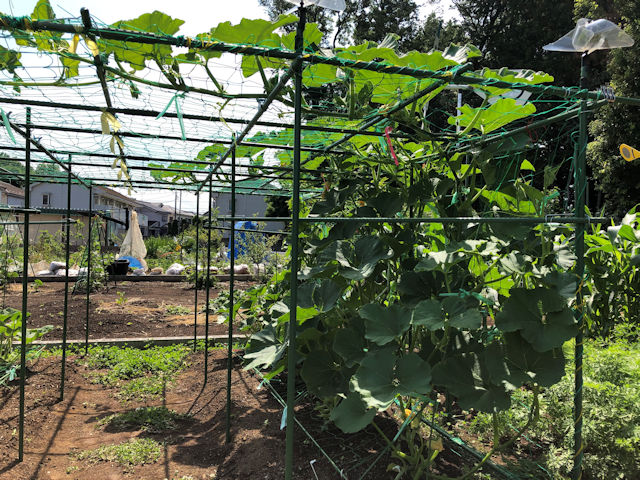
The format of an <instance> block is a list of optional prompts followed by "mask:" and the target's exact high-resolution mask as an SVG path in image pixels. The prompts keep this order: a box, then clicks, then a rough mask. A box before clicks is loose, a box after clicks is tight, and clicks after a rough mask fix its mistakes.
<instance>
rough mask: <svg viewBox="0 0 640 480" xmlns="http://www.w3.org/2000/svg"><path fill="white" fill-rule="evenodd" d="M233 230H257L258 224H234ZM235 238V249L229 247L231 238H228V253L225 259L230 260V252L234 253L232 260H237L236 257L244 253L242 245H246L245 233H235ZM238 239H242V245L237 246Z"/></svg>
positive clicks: (246, 222) (245, 222)
mask: <svg viewBox="0 0 640 480" xmlns="http://www.w3.org/2000/svg"><path fill="white" fill-rule="evenodd" d="M235 228H236V229H242V230H257V229H258V224H257V223H256V222H249V221H243V222H236V223H235ZM235 236H236V246H235V248H233V246H232V245H231V237H229V251H228V252H227V258H231V251H232V250H233V252H234V258H238V255H242V254H243V253H244V252H245V247H244V245H245V244H246V240H247V235H246V232H236V235H235ZM240 239H242V244H241V245H237V243H238V240H240Z"/></svg>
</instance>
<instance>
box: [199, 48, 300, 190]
mask: <svg viewBox="0 0 640 480" xmlns="http://www.w3.org/2000/svg"><path fill="white" fill-rule="evenodd" d="M300 65H302V61H301V60H300V59H299V58H296V59H295V60H294V61H293V63H292V64H291V67H289V69H288V70H287V71H286V72H285V73H284V75H282V77H280V80H278V83H277V84H276V86H275V87H273V90H271V92H270V93H269V96H268V97H267V98H266V99H265V100H264V102H262V103H261V104H260V108H258V111H257V112H256V114H255V115H254V116H253V118H252V119H251V120H250V121H249V123H248V124H247V126H246V127H244V130H242V132H240V134H239V135H238V137H237V138H236V139H234V140H233V141H232V142H231V147H234V146H237V145H239V144H240V143H242V140H243V139H244V137H246V136H247V135H248V134H249V132H250V131H251V129H252V128H253V127H254V126H255V124H256V122H257V121H258V120H260V117H261V116H262V114H263V113H264V112H266V111H267V109H268V108H269V106H270V105H271V104H272V103H273V101H274V100H275V99H276V97H277V96H278V94H279V93H280V91H281V90H282V89H283V88H284V87H285V85H286V84H287V82H288V81H289V79H290V78H291V75H293V72H294V70H295V69H297V68H298V67H299V66H300ZM294 128H295V127H294ZM294 137H295V134H294ZM294 142H295V139H294ZM244 145H245V146H247V145H249V144H248V143H245V144H244ZM231 147H229V149H228V150H227V151H226V152H225V153H224V155H222V156H221V157H220V159H219V160H218V161H217V162H216V164H215V165H214V166H213V169H212V170H211V173H209V175H208V177H207V178H205V179H204V180H203V181H202V183H201V184H200V186H199V187H198V191H200V190H201V189H202V187H203V186H204V185H205V184H206V182H207V181H208V180H209V179H210V178H211V177H212V176H213V174H214V173H215V172H216V170H218V168H220V166H221V165H222V164H223V163H224V161H225V160H226V159H227V158H228V157H229V154H230V153H231ZM294 155H295V145H294Z"/></svg>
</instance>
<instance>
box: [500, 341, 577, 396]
mask: <svg viewBox="0 0 640 480" xmlns="http://www.w3.org/2000/svg"><path fill="white" fill-rule="evenodd" d="M505 343H506V354H507V365H508V366H509V370H510V375H511V381H512V382H513V384H514V385H515V386H519V385H523V384H526V383H534V382H535V383H537V384H538V385H540V386H543V387H549V386H551V385H554V384H556V383H558V382H559V381H560V379H561V378H562V376H563V375H564V372H565V369H564V365H565V360H564V355H563V353H562V348H555V349H553V350H550V351H548V352H543V353H540V352H537V351H535V350H534V349H533V348H531V344H529V343H528V342H527V341H525V340H524V339H523V338H522V336H521V335H520V334H519V333H506V334H505Z"/></svg>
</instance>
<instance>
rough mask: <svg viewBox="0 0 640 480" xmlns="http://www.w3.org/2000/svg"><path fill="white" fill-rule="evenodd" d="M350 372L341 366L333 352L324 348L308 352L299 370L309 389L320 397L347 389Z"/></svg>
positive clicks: (331, 395) (332, 395)
mask: <svg viewBox="0 0 640 480" xmlns="http://www.w3.org/2000/svg"><path fill="white" fill-rule="evenodd" d="M352 373H353V370H345V369H343V368H342V366H341V365H340V363H339V358H337V357H336V356H335V353H333V352H328V351H326V350H316V351H313V352H311V353H309V355H307V358H306V359H305V360H304V364H303V365H302V370H301V371H300V375H301V376H302V379H303V380H304V381H305V383H306V385H307V388H308V389H309V391H310V392H311V393H313V394H314V395H317V396H319V397H321V398H323V397H334V396H336V395H337V394H339V393H342V392H345V391H347V390H348V386H349V377H350V376H351V374H352Z"/></svg>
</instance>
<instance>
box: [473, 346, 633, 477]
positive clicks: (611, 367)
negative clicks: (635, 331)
mask: <svg viewBox="0 0 640 480" xmlns="http://www.w3.org/2000/svg"><path fill="white" fill-rule="evenodd" d="M565 353H570V349H567V352H565ZM567 356H569V355H567ZM584 358H585V360H584V367H583V368H584V388H583V399H584V400H583V402H584V403H583V405H584V407H583V408H584V411H583V412H584V413H583V418H584V428H583V439H584V443H585V450H584V452H585V455H584V463H583V467H584V471H585V478H590V479H595V480H617V479H621V478H640V455H638V452H639V451H640V346H639V345H637V344H630V343H626V342H617V343H614V344H610V345H598V344H596V342H593V341H591V342H588V343H587V344H586V345H585V357H584ZM530 397H531V393H530V392H525V391H523V390H518V391H516V392H515V393H514V395H513V397H512V407H511V409H510V410H508V411H505V412H502V413H500V416H499V418H500V425H501V427H502V429H501V430H503V431H504V430H507V431H509V430H510V431H511V433H512V432H513V430H512V428H513V427H518V426H521V425H523V424H524V422H525V418H526V416H527V415H528V407H527V405H530ZM572 408H573V362H572V361H569V362H567V371H566V375H565V377H564V378H563V379H562V380H561V381H560V382H559V383H557V384H556V385H553V386H552V387H549V388H547V389H546V390H545V391H544V392H543V394H542V396H541V399H540V420H539V421H538V423H537V424H536V425H534V427H533V428H532V429H531V430H530V431H529V432H527V434H526V436H527V439H528V441H529V443H530V444H533V445H535V446H537V447H538V448H542V450H543V451H544V454H543V456H542V457H541V458H538V459H535V462H531V461H527V462H520V465H516V466H514V467H513V468H522V467H524V468H526V469H527V470H528V472H532V471H537V472H538V473H540V472H542V470H541V469H540V467H542V468H544V469H545V470H546V471H548V472H549V473H550V475H551V477H552V478H565V477H568V476H569V474H570V469H571V465H572V463H573V460H572V458H573V454H572V449H573V445H572V438H573V420H572V416H573V413H572ZM469 429H470V430H471V431H472V432H473V433H475V434H476V435H478V436H479V437H480V438H483V439H485V440H486V439H490V438H491V437H492V421H491V415H488V414H479V415H478V416H476V418H475V419H474V420H473V421H472V422H471V423H470V425H469ZM526 454H527V453H526V450H522V451H521V452H520V451H518V452H516V455H517V456H526ZM524 463H527V464H528V465H524ZM536 463H537V464H538V465H536ZM520 473H522V472H520ZM523 478H529V477H526V476H523ZM534 478H537V477H534ZM541 478H549V477H548V476H544V475H542V476H541Z"/></svg>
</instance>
